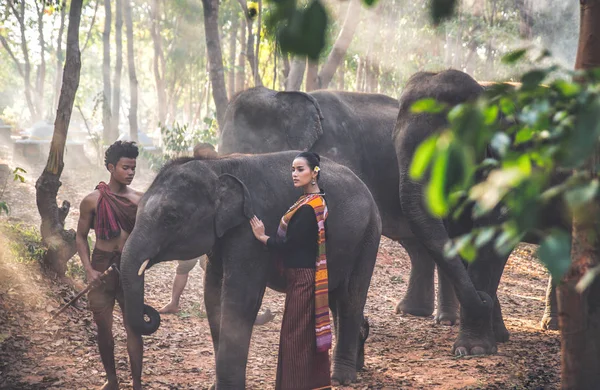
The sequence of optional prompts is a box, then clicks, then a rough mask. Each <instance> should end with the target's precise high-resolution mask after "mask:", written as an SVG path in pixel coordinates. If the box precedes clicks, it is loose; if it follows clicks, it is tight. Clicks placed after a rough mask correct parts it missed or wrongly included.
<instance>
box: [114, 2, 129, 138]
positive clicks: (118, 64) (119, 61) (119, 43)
mask: <svg viewBox="0 0 600 390" xmlns="http://www.w3.org/2000/svg"><path fill="white" fill-rule="evenodd" d="M125 1H127V0H125ZM115 45H116V47H117V58H116V61H115V79H114V82H113V99H112V126H111V139H113V140H116V139H117V138H119V122H120V118H121V115H120V113H121V71H122V70H123V4H122V1H121V0H115Z"/></svg>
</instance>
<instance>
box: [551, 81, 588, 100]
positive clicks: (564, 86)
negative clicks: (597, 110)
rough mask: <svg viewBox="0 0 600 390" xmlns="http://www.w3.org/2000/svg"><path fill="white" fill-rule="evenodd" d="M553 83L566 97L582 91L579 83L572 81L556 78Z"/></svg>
mask: <svg viewBox="0 0 600 390" xmlns="http://www.w3.org/2000/svg"><path fill="white" fill-rule="evenodd" d="M553 85H554V86H555V87H556V89H558V91H559V92H560V93H561V94H562V95H563V96H564V97H573V96H575V95H577V94H578V93H579V92H581V87H580V86H579V84H577V83H572V82H568V81H565V80H556V81H555V82H554V84H553Z"/></svg>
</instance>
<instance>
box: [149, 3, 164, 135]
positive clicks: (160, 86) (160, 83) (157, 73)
mask: <svg viewBox="0 0 600 390" xmlns="http://www.w3.org/2000/svg"><path fill="white" fill-rule="evenodd" d="M159 19H160V1H159V0H152V1H151V2H150V20H151V23H152V25H151V27H150V35H151V36H152V42H153V47H154V60H153V70H154V81H155V83H156V94H157V98H158V121H159V122H160V123H161V124H163V125H164V124H165V122H166V120H167V88H166V85H165V84H166V83H165V74H166V67H167V62H166V60H165V55H164V53H163V47H162V35H161V32H160V23H159Z"/></svg>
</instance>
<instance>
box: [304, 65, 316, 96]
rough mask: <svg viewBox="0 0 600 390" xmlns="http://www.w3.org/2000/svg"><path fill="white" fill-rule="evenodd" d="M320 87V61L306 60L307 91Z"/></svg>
mask: <svg viewBox="0 0 600 390" xmlns="http://www.w3.org/2000/svg"><path fill="white" fill-rule="evenodd" d="M319 88H320V83H319V63H318V62H317V61H312V60H308V61H306V88H304V89H305V90H306V92H310V91H314V90H315V89H319Z"/></svg>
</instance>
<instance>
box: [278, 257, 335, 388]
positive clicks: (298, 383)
mask: <svg viewBox="0 0 600 390" xmlns="http://www.w3.org/2000/svg"><path fill="white" fill-rule="evenodd" d="M285 277H286V281H287V291H286V296H285V310H284V313H283V321H282V324H281V335H280V338H279V357H278V360H277V383H276V387H275V389H277V390H311V389H330V388H331V378H330V368H329V351H326V352H321V353H318V352H317V341H316V335H315V270H314V269H310V268H286V269H285Z"/></svg>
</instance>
